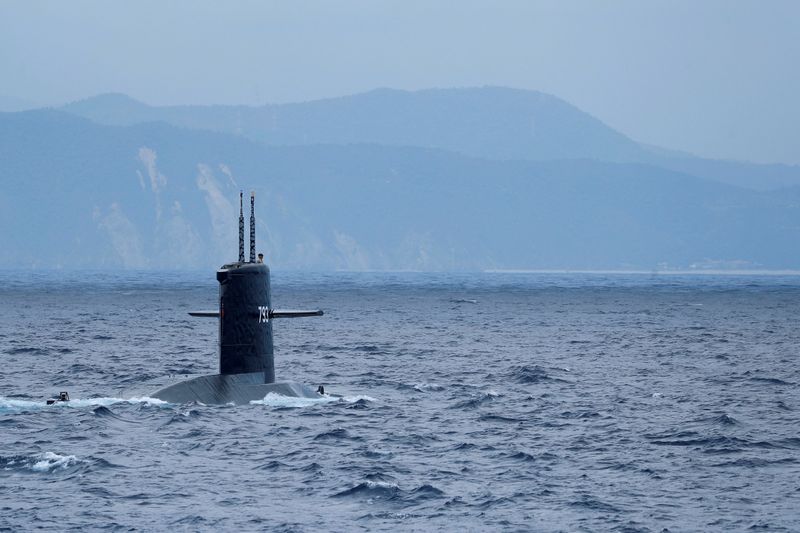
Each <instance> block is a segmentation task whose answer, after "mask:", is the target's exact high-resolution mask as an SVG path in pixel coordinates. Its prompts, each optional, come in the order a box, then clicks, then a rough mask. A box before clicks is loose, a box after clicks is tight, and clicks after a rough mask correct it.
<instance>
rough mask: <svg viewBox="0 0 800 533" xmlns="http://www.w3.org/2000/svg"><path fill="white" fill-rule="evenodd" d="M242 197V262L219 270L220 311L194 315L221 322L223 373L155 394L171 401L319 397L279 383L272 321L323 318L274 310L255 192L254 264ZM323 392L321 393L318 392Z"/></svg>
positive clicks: (252, 206)
mask: <svg viewBox="0 0 800 533" xmlns="http://www.w3.org/2000/svg"><path fill="white" fill-rule="evenodd" d="M242 202H243V195H242V193H241V192H239V260H238V261H236V262H234V263H228V264H225V265H223V266H222V267H220V268H219V270H217V281H218V282H219V310H217V311H192V312H190V313H189V314H190V315H192V316H199V317H214V318H218V320H219V374H216V375H210V376H199V377H196V378H192V379H189V380H187V381H183V382H180V383H176V384H174V385H170V386H168V387H166V388H163V389H161V390H160V391H158V392H156V393H155V394H154V395H153V396H154V397H156V398H161V399H163V400H166V401H170V402H185V401H192V400H194V401H199V402H202V403H207V404H209V403H217V404H218V403H228V402H233V403H245V402H247V401H252V400H257V399H260V398H263V397H264V396H265V395H266V394H268V393H270V392H274V393H277V394H283V395H289V396H304V397H313V396H315V395H318V394H317V393H316V392H314V390H313V389H310V388H309V387H307V386H305V385H302V384H299V383H292V382H282V383H276V382H275V357H274V349H273V343H272V320H273V319H275V318H295V317H305V316H320V315H322V311H320V310H318V309H315V310H278V309H273V308H272V295H271V292H270V272H269V267H268V266H267V265H266V264H265V263H264V262H263V260H262V259H261V258H262V257H263V256H262V255H261V254H259V256H258V257H259V258H258V260H256V234H255V232H256V222H255V193H250V260H249V261H245V257H244V213H243V205H242ZM320 390H321V389H320Z"/></svg>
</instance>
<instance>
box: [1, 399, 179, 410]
mask: <svg viewBox="0 0 800 533" xmlns="http://www.w3.org/2000/svg"><path fill="white" fill-rule="evenodd" d="M118 403H127V404H140V403H141V404H145V405H154V406H165V405H169V403H168V402H165V401H163V400H159V399H158V398H150V397H148V396H141V397H136V398H108V397H105V398H73V399H71V400H70V401H68V402H56V403H54V404H52V405H47V402H46V401H44V400H43V401H39V402H34V401H30V400H15V399H12V398H5V397H3V396H0V413H4V412H12V413H18V412H21V411H32V410H38V409H65V408H82V407H83V408H85V407H101V406H102V407H108V406H109V405H114V404H118Z"/></svg>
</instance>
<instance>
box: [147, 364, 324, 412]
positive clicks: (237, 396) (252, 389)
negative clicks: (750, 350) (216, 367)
mask: <svg viewBox="0 0 800 533" xmlns="http://www.w3.org/2000/svg"><path fill="white" fill-rule="evenodd" d="M270 393H272V394H278V395H280V396H289V397H293V398H322V397H323V396H322V395H321V394H319V393H318V392H317V391H316V390H315V389H312V388H311V387H309V386H308V385H304V384H302V383H296V382H293V381H283V382H277V383H264V374H263V373H262V372H250V373H246V374H212V375H207V376H198V377H196V378H192V379H189V380H186V381H181V382H180V383H175V384H173V385H169V386H167V387H164V388H163V389H161V390H159V391H157V392H155V393H153V394H151V397H153V398H157V399H159V400H162V401H165V402H169V403H187V402H199V403H203V404H206V405H224V404H234V405H245V404H248V403H250V402H253V401H258V400H263V399H264V398H265V397H266V396H267V395H268V394H270Z"/></svg>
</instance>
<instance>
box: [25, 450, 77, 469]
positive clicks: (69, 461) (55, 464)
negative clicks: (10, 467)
mask: <svg viewBox="0 0 800 533" xmlns="http://www.w3.org/2000/svg"><path fill="white" fill-rule="evenodd" d="M33 459H34V461H35V462H33V461H32V464H31V465H29V468H30V469H31V470H33V471H34V472H49V471H51V470H54V469H56V468H62V469H63V468H68V467H70V466H72V465H75V464H77V463H78V458H77V457H75V456H74V455H59V454H57V453H53V452H45V453H42V454H39V455H36V456H34V457H33Z"/></svg>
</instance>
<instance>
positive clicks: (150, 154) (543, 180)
mask: <svg viewBox="0 0 800 533" xmlns="http://www.w3.org/2000/svg"><path fill="white" fill-rule="evenodd" d="M0 162H2V164H0V227H2V228H3V229H2V231H1V232H0V249H2V250H3V254H2V255H0V266H2V267H15V266H26V267H27V266H39V267H52V266H62V267H114V266H121V267H131V268H134V267H135V268H165V267H174V268H214V267H217V266H219V265H220V264H221V263H222V262H224V261H227V260H230V259H231V258H234V257H236V253H237V252H236V234H237V229H236V228H237V226H236V225H237V220H236V217H237V212H238V209H237V206H236V200H237V196H238V191H239V189H240V188H244V189H245V191H247V190H249V189H251V188H253V189H255V190H256V192H257V195H258V200H257V205H258V215H259V220H258V233H259V248H260V249H262V250H263V251H264V252H265V253H266V254H267V257H268V258H269V260H270V262H271V263H272V265H273V266H275V267H277V268H307V269H332V268H340V269H356V270H359V269H415V270H441V269H469V270H476V269H486V268H510V269H514V268H570V269H586V268H589V269H591V268H611V269H614V268H643V269H652V268H658V267H663V266H665V265H666V266H674V267H682V268H686V267H690V266H691V265H700V266H704V265H707V266H715V267H725V266H735V267H739V268H798V267H800V247H798V246H796V242H797V235H798V234H800V189H789V190H785V191H781V192H776V193H767V192H756V191H750V190H746V189H742V188H737V187H731V186H727V185H722V184H719V183H716V182H713V181H709V180H702V179H698V178H695V177H692V176H688V175H686V174H681V173H675V172H671V171H667V170H664V169H661V168H657V167H653V166H648V165H642V164H618V163H603V162H597V161H591V160H571V161H570V160H562V161H544V162H542V161H538V162H537V161H495V160H489V159H478V158H472V157H467V156H464V155H459V154H457V153H455V152H449V151H443V150H436V149H423V148H415V147H393V146H378V145H374V144H351V145H306V146H284V147H282V146H267V145H264V144H263V143H259V142H255V141H251V140H248V139H246V138H243V137H242V136H236V135H230V134H223V133H217V132H209V131H196V130H189V129H184V128H176V127H174V126H170V125H168V124H165V123H148V124H139V125H135V126H125V127H121V126H104V125H100V124H97V123H94V122H91V121H89V120H86V119H82V118H78V117H75V116H73V115H70V114H66V113H63V112H58V111H53V110H50V111H33V112H22V113H4V114H0Z"/></svg>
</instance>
